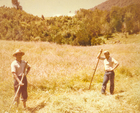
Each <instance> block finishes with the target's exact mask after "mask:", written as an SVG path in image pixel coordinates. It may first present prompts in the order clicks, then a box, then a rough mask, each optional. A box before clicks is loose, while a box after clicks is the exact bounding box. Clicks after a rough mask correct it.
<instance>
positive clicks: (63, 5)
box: [0, 0, 106, 17]
mask: <svg viewBox="0 0 140 113" xmlns="http://www.w3.org/2000/svg"><path fill="white" fill-rule="evenodd" d="M11 1H12V0H0V6H3V5H5V6H7V7H13V5H12V2H11ZM18 1H19V2H20V5H21V6H22V8H23V10H24V11H25V12H27V13H29V14H33V15H34V16H39V17H41V16H42V15H43V16H44V17H53V16H60V15H68V16H73V15H74V14H75V11H77V10H79V9H81V8H83V9H90V8H93V7H95V6H97V5H99V4H101V3H102V2H105V1H106V0H18Z"/></svg>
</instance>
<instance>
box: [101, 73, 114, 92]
mask: <svg viewBox="0 0 140 113" xmlns="http://www.w3.org/2000/svg"><path fill="white" fill-rule="evenodd" d="M114 78H115V73H114V71H106V72H105V74H104V80H103V85H102V90H101V93H105V90H106V87H107V83H108V81H109V80H110V94H113V92H114Z"/></svg>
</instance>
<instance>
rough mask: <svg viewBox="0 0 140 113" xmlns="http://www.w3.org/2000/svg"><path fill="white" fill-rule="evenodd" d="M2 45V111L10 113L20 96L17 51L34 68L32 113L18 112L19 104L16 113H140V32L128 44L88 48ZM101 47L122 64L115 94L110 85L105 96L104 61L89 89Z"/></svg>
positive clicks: (30, 87)
mask: <svg viewBox="0 0 140 113" xmlns="http://www.w3.org/2000/svg"><path fill="white" fill-rule="evenodd" d="M122 39H123V38H122ZM114 40H115V39H114ZM109 41H111V39H110V40H109ZM122 41H123V40H121V42H122ZM0 45H1V46H0V67H1V68H0V113H7V111H8V110H9V106H10V105H11V103H12V100H13V98H14V91H13V90H14V89H13V77H12V75H11V72H10V64H11V62H12V61H13V60H14V57H13V56H12V54H13V52H15V50H16V49H17V48H20V49H21V50H22V51H24V52H25V56H24V57H23V59H24V60H26V61H28V63H29V64H30V65H31V71H30V72H29V74H28V75H27V78H28V92H29V95H28V96H29V98H28V101H27V110H26V112H25V111H24V110H23V108H22V103H20V106H19V108H18V109H17V108H16V105H13V106H12V109H11V112H10V113H15V112H16V113H139V112H140V90H139V87H140V82H139V81H140V70H139V69H140V65H139V64H140V59H139V58H140V52H139V51H140V35H139V34H138V35H132V36H128V41H127V43H126V44H124V43H120V44H106V45H100V46H87V47H82V46H70V45H58V44H54V43H48V42H23V41H4V40H0ZM101 48H102V49H103V50H109V51H110V52H111V56H113V57H114V58H115V59H116V60H117V61H118V62H119V63H120V65H119V67H118V68H117V69H116V70H115V73H116V76H115V92H114V95H110V94H109V83H108V87H107V95H102V94H101V93H100V90H101V87H102V81H103V74H104V68H103V61H100V62H99V65H98V68H97V70H96V73H95V76H94V79H93V82H92V86H91V89H90V90H88V88H89V84H90V80H91V77H92V74H93V71H94V70H93V69H94V68H95V65H96V62H97V59H96V57H97V54H98V53H99V50H100V49H101Z"/></svg>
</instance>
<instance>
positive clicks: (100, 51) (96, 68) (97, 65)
mask: <svg viewBox="0 0 140 113" xmlns="http://www.w3.org/2000/svg"><path fill="white" fill-rule="evenodd" d="M101 53H102V49H101V50H100V53H99V56H100V55H101ZM98 63H99V58H98V60H97V63H96V66H95V69H94V72H93V75H92V78H91V81H90V85H89V90H90V88H91V83H92V80H93V77H94V75H95V72H96V69H97V66H98Z"/></svg>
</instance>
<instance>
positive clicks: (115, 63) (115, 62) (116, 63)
mask: <svg viewBox="0 0 140 113" xmlns="http://www.w3.org/2000/svg"><path fill="white" fill-rule="evenodd" d="M113 62H114V66H113V68H112V69H111V70H112V71H114V70H115V69H116V68H117V67H118V66H119V63H118V62H117V61H116V60H115V59H114V58H113Z"/></svg>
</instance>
